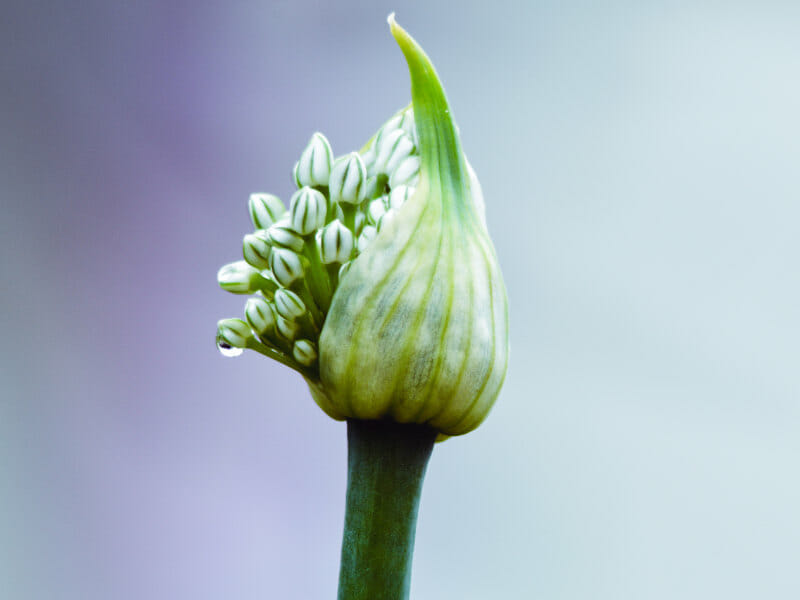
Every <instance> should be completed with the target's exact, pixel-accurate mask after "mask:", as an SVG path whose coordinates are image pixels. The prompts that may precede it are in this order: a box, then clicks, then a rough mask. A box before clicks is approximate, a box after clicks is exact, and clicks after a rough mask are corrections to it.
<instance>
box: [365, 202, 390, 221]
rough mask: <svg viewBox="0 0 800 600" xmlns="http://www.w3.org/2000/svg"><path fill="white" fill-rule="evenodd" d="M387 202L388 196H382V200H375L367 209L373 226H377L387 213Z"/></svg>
mask: <svg viewBox="0 0 800 600" xmlns="http://www.w3.org/2000/svg"><path fill="white" fill-rule="evenodd" d="M386 201H387V197H386V196H381V197H380V198H375V200H372V201H370V203H369V206H368V207H367V218H368V219H369V222H370V223H372V224H373V225H376V224H377V223H378V220H379V219H380V218H381V217H382V216H383V215H384V214H385V213H386Z"/></svg>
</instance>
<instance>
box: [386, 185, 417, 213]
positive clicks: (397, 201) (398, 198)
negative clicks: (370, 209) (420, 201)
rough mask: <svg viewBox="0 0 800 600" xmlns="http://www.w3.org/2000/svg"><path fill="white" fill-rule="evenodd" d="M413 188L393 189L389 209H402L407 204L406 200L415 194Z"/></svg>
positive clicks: (390, 194)
mask: <svg viewBox="0 0 800 600" xmlns="http://www.w3.org/2000/svg"><path fill="white" fill-rule="evenodd" d="M414 189H415V188H413V187H409V186H407V185H398V186H396V187H393V188H392V191H391V192H389V198H388V202H387V204H388V207H389V208H400V207H401V206H403V204H405V202H406V200H408V198H409V196H411V194H413V193H414Z"/></svg>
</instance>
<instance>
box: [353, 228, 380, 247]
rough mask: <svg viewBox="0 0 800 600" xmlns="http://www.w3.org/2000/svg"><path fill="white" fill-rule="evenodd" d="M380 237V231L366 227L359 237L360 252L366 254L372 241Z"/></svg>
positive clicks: (357, 243)
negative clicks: (365, 251)
mask: <svg viewBox="0 0 800 600" xmlns="http://www.w3.org/2000/svg"><path fill="white" fill-rule="evenodd" d="M376 235H378V229H377V228H376V227H375V226H373V225H367V226H365V227H364V230H363V231H362V232H361V235H359V236H358V242H356V245H357V246H358V251H359V252H364V250H366V249H367V246H369V245H370V244H371V243H372V240H374V239H375V236H376Z"/></svg>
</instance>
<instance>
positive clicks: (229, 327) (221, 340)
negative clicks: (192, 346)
mask: <svg viewBox="0 0 800 600" xmlns="http://www.w3.org/2000/svg"><path fill="white" fill-rule="evenodd" d="M252 339H253V332H252V331H250V327H249V325H248V324H247V323H245V322H244V321H242V320H241V319H222V320H221V321H218V322H217V348H219V351H220V352H221V353H222V354H223V355H224V356H239V355H240V354H241V353H242V349H244V348H247V344H248V343H249V342H250V341H251V340H252Z"/></svg>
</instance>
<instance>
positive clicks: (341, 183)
mask: <svg viewBox="0 0 800 600" xmlns="http://www.w3.org/2000/svg"><path fill="white" fill-rule="evenodd" d="M366 181H367V167H366V166H365V164H364V161H363V160H362V159H361V156H359V154H358V152H351V153H350V154H348V155H347V156H343V157H341V158H339V159H338V160H337V161H336V162H335V163H334V164H333V169H332V170H331V177H330V182H329V184H328V189H329V190H330V197H331V202H336V203H340V202H344V203H345V204H361V202H362V201H363V200H364V198H365V197H366V196H365V192H366Z"/></svg>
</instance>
